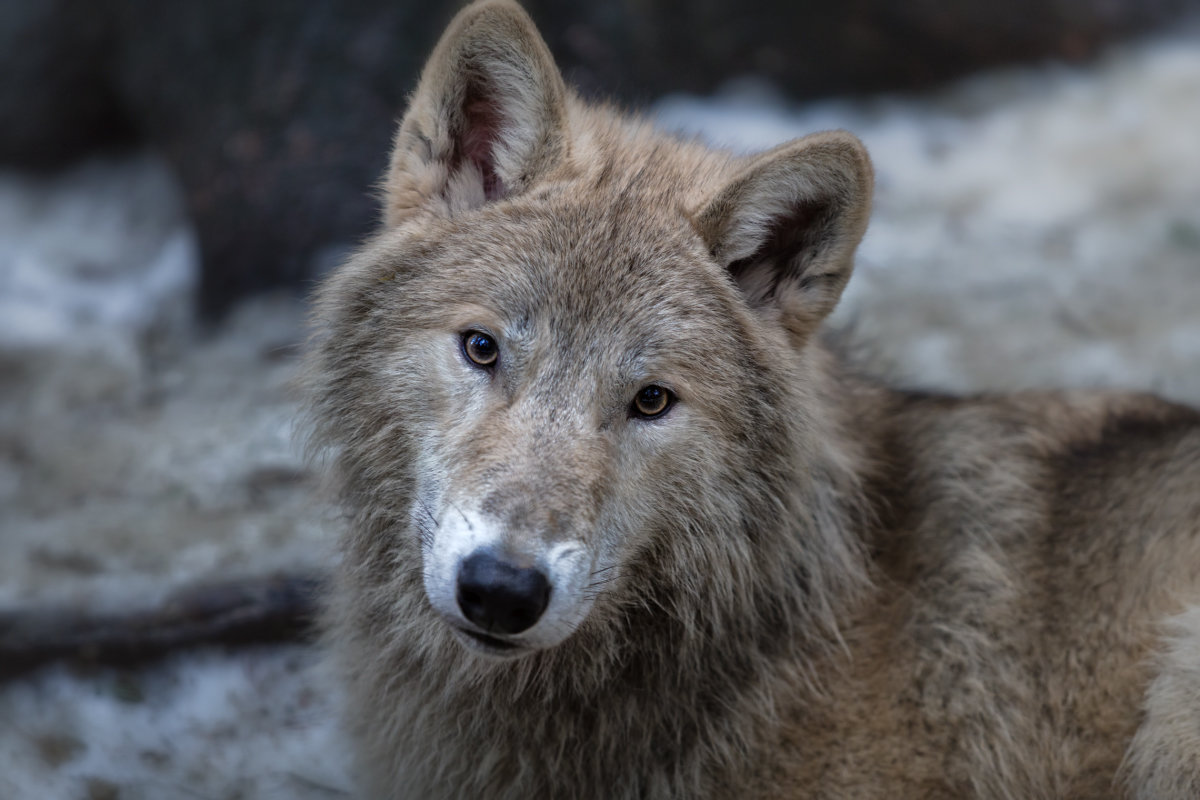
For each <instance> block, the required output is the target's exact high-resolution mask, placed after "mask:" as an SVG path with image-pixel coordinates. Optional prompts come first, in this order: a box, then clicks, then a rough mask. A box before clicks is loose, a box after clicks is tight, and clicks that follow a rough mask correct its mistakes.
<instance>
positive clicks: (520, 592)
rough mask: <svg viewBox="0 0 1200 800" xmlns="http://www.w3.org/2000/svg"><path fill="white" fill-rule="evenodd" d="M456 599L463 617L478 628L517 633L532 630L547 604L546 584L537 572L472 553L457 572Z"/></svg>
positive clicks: (485, 552)
mask: <svg viewBox="0 0 1200 800" xmlns="http://www.w3.org/2000/svg"><path fill="white" fill-rule="evenodd" d="M457 599H458V607H459V608H460V609H461V610H462V613H463V616H464V617H466V618H467V619H468V620H470V621H471V622H473V623H475V624H476V625H478V626H479V627H480V628H483V629H484V630H486V631H491V632H496V633H520V632H521V631H523V630H527V629H529V628H532V627H533V626H534V624H535V623H536V622H537V621H538V620H539V619H541V617H542V614H543V612H545V610H546V606H548V605H549V604H550V581H549V580H547V578H546V576H545V575H544V574H543V573H542V572H541V570H538V569H535V568H533V567H518V566H516V565H514V564H511V563H509V562H507V561H504V560H501V559H499V558H497V557H496V556H495V555H494V554H493V553H492V552H491V551H488V550H476V551H475V552H474V553H472V554H471V555H469V556H467V557H466V558H465V559H463V562H462V564H461V565H460V566H459V568H458V587H457Z"/></svg>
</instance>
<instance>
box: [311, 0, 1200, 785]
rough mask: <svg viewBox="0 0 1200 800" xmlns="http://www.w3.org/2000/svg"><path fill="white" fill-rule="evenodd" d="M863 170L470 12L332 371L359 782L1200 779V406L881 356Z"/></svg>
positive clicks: (416, 113)
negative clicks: (592, 85)
mask: <svg viewBox="0 0 1200 800" xmlns="http://www.w3.org/2000/svg"><path fill="white" fill-rule="evenodd" d="M870 179H871V176H870V167H869V163H868V161H867V160H866V156H865V154H864V153H863V151H862V149H861V146H860V145H859V144H858V143H857V141H856V140H854V138H853V137H851V136H849V135H848V134H843V133H831V134H820V135H817V136H813V137H808V138H806V139H803V140H799V141H798V142H793V143H790V144H788V145H784V146H781V147H780V148H777V149H776V150H773V151H771V152H769V153H766V154H763V155H760V156H755V157H750V158H735V157H733V156H731V155H729V154H725V153H720V152H714V151H711V150H708V149H706V148H704V147H702V146H700V145H698V144H695V143H686V142H680V141H676V140H674V139H671V138H669V137H666V136H663V135H661V134H658V133H655V132H653V131H651V130H650V129H648V128H647V127H646V126H644V125H642V124H639V123H637V122H634V121H630V120H628V119H626V118H623V117H621V116H619V115H617V114H615V113H613V112H610V111H608V110H606V109H601V108H595V107H589V106H585V105H583V104H582V103H580V102H579V101H577V100H575V99H574V98H573V97H572V96H571V95H570V94H569V93H568V92H567V91H566V90H565V88H564V87H563V86H562V83H561V78H559V76H558V73H557V71H556V70H555V68H554V65H553V63H552V61H551V60H550V57H549V54H548V53H547V51H546V50H545V46H544V45H543V44H542V43H541V41H540V39H539V38H538V37H537V34H536V31H535V30H534V29H533V27H532V24H531V23H530V22H529V20H528V19H527V18H526V17H525V16H524V15H523V13H522V12H520V11H519V10H518V9H516V8H515V7H513V6H511V5H507V4H504V3H485V4H482V5H476V6H472V7H470V8H468V9H467V10H466V11H464V12H463V13H462V14H461V15H460V16H459V18H457V19H456V20H455V22H454V23H453V24H452V25H451V27H450V29H449V31H448V32H447V34H446V36H445V37H444V38H443V41H442V43H441V44H440V45H439V46H438V49H437V50H436V51H435V53H434V55H433V57H432V58H431V60H430V64H429V66H428V67H427V68H426V72H425V74H424V77H423V78H422V83H421V86H420V87H419V89H418V91H417V93H416V94H415V96H414V98H413V102H412V105H411V107H410V110H409V113H408V116H407V117H406V118H405V121H404V123H403V124H402V126H401V129H400V132H399V134H398V136H397V143H396V151H395V154H394V156H393V163H392V171H391V174H390V175H389V177H388V182H387V185H386V213H385V224H384V226H383V228H382V230H381V231H380V232H379V234H378V235H377V236H376V237H375V238H374V239H372V240H371V241H370V242H368V243H367V244H366V245H365V246H364V247H363V248H362V250H361V251H360V252H359V254H358V255H357V256H356V257H355V258H353V259H352V260H351V261H350V262H349V263H348V264H347V265H345V266H344V267H343V268H342V269H341V270H339V271H338V272H337V273H336V274H334V275H333V276H332V277H331V278H330V279H329V281H328V282H327V283H326V285H325V286H324V288H323V289H322V292H321V296H320V301H319V310H318V314H319V316H320V318H321V320H322V325H323V333H322V335H321V339H320V341H319V344H318V346H317V348H316V350H315V352H314V356H313V359H312V367H313V373H312V374H313V380H314V390H315V395H314V396H315V397H316V411H317V417H318V420H319V429H318V431H319V439H320V441H322V442H326V443H330V444H333V445H335V446H337V447H338V448H339V452H340V455H339V459H338V466H339V475H340V477H341V480H342V487H343V491H344V495H345V498H346V502H347V504H348V507H349V509H350V510H351V512H352V515H353V516H352V518H353V522H352V526H351V528H350V530H349V532H348V534H347V536H346V539H345V542H344V561H343V563H342V565H341V567H340V571H339V574H338V578H337V581H336V587H335V591H334V592H333V596H332V600H331V604H330V609H329V613H328V615H327V626H328V637H327V638H328V641H329V643H330V644H331V646H332V649H333V652H334V654H335V656H336V659H337V663H338V664H339V667H340V670H341V673H342V675H343V677H344V680H345V682H346V686H347V689H348V696H349V708H348V710H347V716H346V719H347V722H348V727H349V730H350V732H351V734H352V736H353V738H354V742H355V745H356V747H357V751H358V764H359V774H360V776H361V780H362V786H363V791H364V796H366V797H371V798H387V797H396V798H407V797H411V798H462V797H488V798H530V797H546V798H551V797H553V798H591V797H594V798H643V797H674V798H697V797H713V798H718V797H719V798H725V797H738V798H784V797H787V798H807V797H814V798H815V797H830V798H833V797H845V798H867V797H887V798H905V797H915V798H938V797H946V798H952V797H953V798H959V797H997V798H999V797H1022V798H1026V797H1028V798H1033V797H1055V798H1094V797H1118V796H1140V797H1180V798H1182V797H1196V796H1200V610H1197V605H1196V604H1198V603H1200V413H1198V412H1196V411H1193V410H1190V409H1187V408H1184V407H1180V406H1176V405H1172V404H1169V403H1166V402H1163V401H1160V400H1157V399H1155V398H1152V397H1148V396H1140V395H1136V396H1135V395H1121V394H1101V393H1065V394H1049V393H1047V394H1025V395H1019V396H1013V397H1007V398H989V397H981V398H961V399H959V398H949V397H940V396H930V395H915V394H910V393H903V392H899V391H894V390H891V389H888V388H886V387H884V386H882V385H879V384H877V383H875V382H872V381H869V380H867V379H864V378H861V377H859V376H857V375H855V374H854V373H853V372H852V371H851V370H849V369H847V368H846V367H845V366H844V364H843V363H842V361H841V360H840V359H839V358H838V357H837V355H836V353H835V351H834V350H833V349H832V348H830V347H828V346H827V345H826V344H824V343H823V342H822V339H821V336H820V334H819V331H818V326H819V324H820V322H821V320H822V319H823V318H824V316H825V315H826V314H827V313H828V312H829V310H831V309H832V307H833V305H834V304H835V303H836V301H837V298H838V296H839V294H840V292H841V289H842V287H843V286H844V284H845V281H846V279H847V278H848V277H849V273H850V268H851V263H852V257H853V250H854V247H855V245H856V244H857V242H858V239H859V238H860V236H861V234H862V231H863V229H864V227H865V224H866V217H867V213H868V208H869V196H870ZM479 335H482V336H484V337H485V338H484V339H477V338H476V337H477V336H479ZM496 353H498V355H495V354H496ZM493 356H495V357H493ZM646 392H649V393H648V394H646ZM663 397H666V398H667V405H666V410H665V411H659V410H658V408H657V406H655V405H654V404H653V403H652V402H651V401H652V400H655V399H656V398H657V399H659V400H661V398H663ZM643 400H645V402H643ZM672 401H673V405H672V404H670V403H671V402H672ZM647 405H650V406H652V407H650V408H647V407H646V406H647ZM647 411H654V412H655V413H653V414H651V413H646V412H647ZM480 553H483V554H485V555H486V558H487V559H488V561H487V563H488V564H489V565H490V566H489V568H490V569H492V570H493V571H492V572H488V573H487V575H488V576H491V577H487V578H483V579H480V581H478V582H476V583H471V581H472V580H473V577H472V576H470V575H468V573H469V572H470V569H469V568H468V566H467V564H468V561H470V559H471V558H473V557H476V556H478V555H479V554H480ZM496 575H499V576H501V577H495V576H496ZM505 576H507V577H505ZM513 576H517V577H513ZM522 581H524V583H522ZM530 581H533V582H534V583H530ZM468 584H470V585H469V586H468ZM535 584H536V585H535ZM530 586H533V587H534V588H529V587H530ZM497 587H499V588H497ZM468 589H470V590H474V589H479V590H480V591H482V592H483V593H484V595H485V600H484V601H482V602H483V605H482V606H473V605H472V603H474V602H475V600H472V599H471V595H470V592H469V591H467V590H468ZM489 593H490V594H489ZM514 596H516V597H517V598H518V600H520V602H516V604H515V605H513V603H512V602H509V601H510V600H512V597H514ZM496 598H499V599H496ZM529 598H535V599H536V602H534V601H533V600H529ZM537 598H540V599H537ZM526 601H528V602H526ZM514 602H515V601H514ZM489 603H491V606H489V605H488V604H489ZM522 603H525V605H522ZM529 603H533V607H532V608H530V607H527V606H529ZM505 604H507V605H505ZM500 606H504V607H503V609H501V610H497V609H498V608H499V607H500ZM510 612H511V614H510ZM504 614H510V616H508V617H505V616H504ZM512 615H515V616H512Z"/></svg>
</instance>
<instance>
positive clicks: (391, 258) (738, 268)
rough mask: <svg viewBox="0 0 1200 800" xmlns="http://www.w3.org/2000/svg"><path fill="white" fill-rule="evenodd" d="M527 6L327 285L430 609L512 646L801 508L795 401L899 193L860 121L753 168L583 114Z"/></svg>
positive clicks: (423, 97)
mask: <svg viewBox="0 0 1200 800" xmlns="http://www.w3.org/2000/svg"><path fill="white" fill-rule="evenodd" d="M517 15H520V12H519V11H518V10H516V9H514V8H513V7H512V6H509V5H506V4H487V3H485V4H481V5H477V6H473V7H472V9H471V10H470V11H469V12H466V13H464V14H463V15H462V16H460V18H459V19H458V20H456V22H455V23H454V25H452V26H451V29H450V30H449V31H448V32H447V34H446V36H445V37H444V38H443V40H442V42H441V43H440V44H439V45H438V48H437V50H436V51H435V52H434V54H433V56H432V58H431V59H430V63H429V65H428V66H427V68H426V71H425V73H424V75H423V77H422V81H421V84H420V86H419V88H418V90H417V92H416V94H415V96H414V99H413V102H412V105H411V107H410V109H409V111H408V114H407V115H406V117H405V118H404V121H403V123H402V124H401V126H400V130H399V133H398V135H397V138H396V149H395V151H394V153H393V157H392V167H391V171H390V173H389V176H388V180H387V184H386V187H385V190H386V202H385V206H386V213H385V217H386V220H385V222H386V224H385V229H384V230H383V231H382V232H381V233H380V234H379V235H378V236H377V237H376V238H375V240H373V241H372V242H371V243H370V244H369V245H368V246H367V247H366V248H364V250H363V251H362V252H361V253H359V255H358V256H357V257H356V258H355V259H354V260H353V261H352V262H351V263H350V264H349V265H347V266H346V267H345V268H343V270H341V271H340V272H339V273H338V274H337V275H336V276H335V277H334V278H333V279H332V280H331V281H330V282H329V284H328V285H327V286H326V287H325V290H324V297H325V298H326V301H325V303H324V307H325V309H327V310H330V311H332V313H331V314H330V315H329V316H331V317H333V325H332V328H333V329H334V332H333V335H332V337H331V338H330V339H329V340H328V344H327V352H328V353H329V355H330V363H329V364H328V365H327V367H326V369H327V371H329V368H330V367H332V368H333V369H332V371H333V372H334V373H335V374H341V375H342V376H343V377H344V380H343V381H342V382H341V383H339V384H338V386H337V390H338V392H339V399H338V402H340V403H345V406H344V407H345V408H346V409H347V410H346V414H347V415H350V414H353V415H354V419H357V420H358V421H359V422H358V428H357V429H356V430H350V431H346V432H344V433H343V434H342V435H340V436H338V437H337V438H340V439H341V440H343V441H349V443H350V446H349V448H348V450H347V457H348V458H349V459H351V460H354V459H358V461H357V463H356V464H355V465H353V466H351V468H350V469H349V470H348V472H349V473H351V474H354V475H356V476H357V477H356V480H357V481H360V482H361V485H360V486H355V487H351V488H352V490H354V491H367V492H371V493H378V492H380V491H384V492H387V493H390V494H389V496H388V501H389V503H388V504H391V505H394V506H396V507H399V508H403V509H406V510H405V511H404V513H403V515H402V521H400V522H398V523H397V527H396V529H395V530H394V531H393V534H392V535H394V536H396V537H397V538H398V539H399V540H402V541H407V542H409V543H410V545H411V548H412V550H413V551H415V552H409V553H408V555H405V556H404V557H403V560H404V561H405V568H411V564H412V562H413V560H419V563H420V575H421V582H422V585H423V587H424V593H425V596H426V599H427V601H428V606H429V607H430V608H431V609H432V611H433V612H435V613H436V614H437V615H438V616H439V617H440V618H441V620H442V621H443V622H444V623H445V624H446V625H447V626H448V629H449V630H450V631H451V632H452V633H453V635H454V636H455V637H457V639H458V641H460V642H461V643H462V644H463V645H465V646H466V647H468V648H470V649H471V650H473V651H475V652H478V653H483V654H487V655H492V656H501V657H512V656H519V655H523V654H528V653H530V652H533V651H536V650H540V649H544V648H548V647H552V646H554V645H557V644H559V643H560V642H562V641H563V640H564V639H566V638H567V637H569V636H570V635H571V634H572V633H573V632H575V631H576V630H577V629H578V628H579V627H580V626H581V625H584V624H585V621H587V620H588V619H589V618H592V619H593V621H594V624H596V625H601V624H603V620H604V618H605V615H606V614H609V615H611V614H615V613H617V612H618V611H619V606H620V605H621V604H623V603H624V604H630V603H635V604H636V603H638V602H646V600H645V598H644V597H639V596H638V595H637V593H636V592H632V593H631V592H630V591H627V590H621V591H618V589H621V587H623V586H626V585H627V583H628V581H627V579H628V577H629V575H630V573H631V572H632V571H636V570H637V569H638V568H639V565H644V564H645V563H646V562H647V561H648V560H649V559H653V558H654V553H655V552H656V551H657V550H660V549H661V548H663V547H667V546H669V547H671V548H674V549H675V550H680V551H682V552H679V553H674V554H673V556H672V558H671V559H668V560H666V561H667V563H670V564H671V565H672V566H671V569H672V570H680V571H687V570H689V569H696V570H698V571H704V570H707V571H712V570H710V569H708V567H707V566H706V563H704V562H711V561H712V560H713V559H714V558H716V559H718V560H723V559H725V558H728V559H731V560H734V561H744V558H743V557H741V556H738V555H737V554H736V553H734V552H733V551H735V550H737V549H739V548H745V547H746V546H747V541H746V539H745V537H746V536H747V535H748V534H747V529H748V528H751V527H753V526H752V520H751V519H750V517H751V516H752V515H750V514H747V512H746V511H745V510H744V505H745V503H746V502H751V503H756V504H759V505H760V506H762V507H763V508H771V507H773V506H776V505H778V503H779V501H778V500H777V499H774V498H777V497H778V496H779V495H780V494H785V493H787V492H781V491H777V490H776V488H777V487H776V488H773V487H772V482H774V481H778V480H780V476H781V475H784V474H785V473H786V472H787V467H786V464H785V463H784V461H786V460H787V459H789V458H791V457H792V455H793V454H794V452H795V450H796V448H802V447H803V443H802V442H800V441H798V437H800V436H801V435H802V433H800V432H799V431H800V430H801V429H802V428H803V427H804V425H805V420H804V419H802V418H800V417H797V415H795V414H792V415H787V416H784V415H783V414H782V413H781V411H780V409H785V408H788V407H797V406H798V407H803V406H804V403H803V398H802V397H800V398H788V397H783V396H781V395H782V394H787V393H798V394H803V392H804V391H805V388H804V387H805V383H804V381H803V380H801V379H800V378H799V377H798V376H799V375H800V374H801V373H802V372H803V371H804V358H805V356H804V352H805V347H804V345H805V343H806V341H807V339H808V337H809V336H810V334H811V333H812V331H813V329H814V328H815V326H816V325H817V323H818V322H819V321H820V320H821V318H823V317H824V316H825V314H827V313H828V312H829V311H830V310H831V309H832V307H833V305H834V304H835V303H836V301H837V298H838V296H839V294H840V292H841V289H842V287H843V286H844V284H845V281H846V279H847V278H848V276H849V272H850V262H851V257H852V253H853V249H854V247H855V246H856V244H857V242H858V239H859V238H860V237H861V235H862V232H863V228H864V226H865V220H866V215H867V208H868V205H869V196H870V185H871V173H870V166H869V162H868V161H867V159H866V156H865V153H864V152H863V150H862V147H861V145H859V143H858V142H857V140H856V139H854V138H853V137H852V136H850V135H849V134H844V133H833V134H822V135H818V136H814V137H809V138H808V139H804V140H799V141H797V142H793V143H791V144H789V145H785V146H783V147H781V148H778V149H776V150H774V151H771V152H769V153H766V154H763V155H761V156H758V157H755V158H749V159H736V158H734V157H732V156H729V155H725V154H713V153H712V152H711V151H709V150H706V149H704V148H701V147H700V146H698V145H696V144H686V143H680V142H676V141H671V140H667V139H665V138H664V137H662V136H661V135H660V134H655V133H653V132H651V131H650V130H649V129H648V128H647V127H646V126H645V125H643V124H639V123H636V122H629V121H627V120H625V119H622V118H620V117H617V116H616V115H611V114H603V113H599V112H596V111H594V110H591V109H589V108H587V107H585V106H582V105H580V104H578V103H576V102H575V101H574V100H573V99H572V98H571V97H570V96H569V94H568V93H567V90H566V89H565V88H564V87H563V84H562V79H561V77H560V76H559V74H558V72H557V70H556V69H555V67H554V65H553V62H552V60H551V58H550V55H549V53H548V52H547V51H546V48H545V45H544V44H543V43H542V42H541V40H540V38H538V37H537V34H536V32H535V31H533V29H532V26H531V25H529V24H528V20H527V19H525V18H524V16H523V15H520V16H517ZM347 298H352V299H350V300H349V301H348V300H347ZM335 305H336V308H335ZM362 315H367V316H368V317H369V318H370V319H371V320H372V324H370V325H368V326H366V327H367V328H369V329H370V330H371V331H372V332H373V334H372V337H371V338H369V339H367V340H364V339H363V334H362V330H363V329H364V326H363V325H362V324H361V323H362ZM327 318H328V317H327ZM764 319H765V320H767V321H769V323H770V324H769V325H767V326H764V325H763V324H762V323H763V320H764ZM339 324H340V326H341V327H340V328H339ZM339 371H340V372H339ZM780 387H784V388H780ZM364 409H370V411H371V413H370V414H368V415H367V416H366V417H364V416H363V411H364ZM809 422H810V423H811V420H810V421H809ZM379 428H385V429H386V430H387V431H388V435H389V436H391V437H393V441H392V442H391V443H389V445H388V447H387V448H386V450H385V452H386V453H387V454H388V455H389V456H392V457H391V458H390V460H388V461H386V462H384V461H379V462H378V463H375V462H372V461H371V460H372V459H378V458H379V455H380V448H379V447H378V442H377V441H375V440H373V439H371V436H370V435H369V432H370V431H371V430H373V429H379ZM368 441H370V442H371V443H370V444H368ZM360 453H361V456H360ZM764 453H766V454H771V453H775V454H777V455H778V458H779V459H780V462H779V463H772V462H771V460H770V458H764ZM721 498H737V502H736V503H734V502H732V501H731V500H722V499H721ZM373 502H374V504H375V505H377V506H378V505H384V504H383V503H381V502H380V500H379V499H377V500H375V501H373ZM680 528H684V529H685V530H684V531H683V532H682V534H681V535H672V536H670V537H665V536H663V535H662V534H663V533H664V532H665V531H671V532H672V533H673V534H675V533H676V532H678V531H679V529H680ZM689 540H692V543H691V544H690V545H689ZM664 542H670V544H669V545H666V544H664ZM404 549H407V548H404ZM398 558H399V557H398ZM670 577H671V576H669V575H658V576H656V578H655V579H656V580H660V581H661V580H670ZM598 607H600V608H603V609H606V610H600V608H598Z"/></svg>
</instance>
